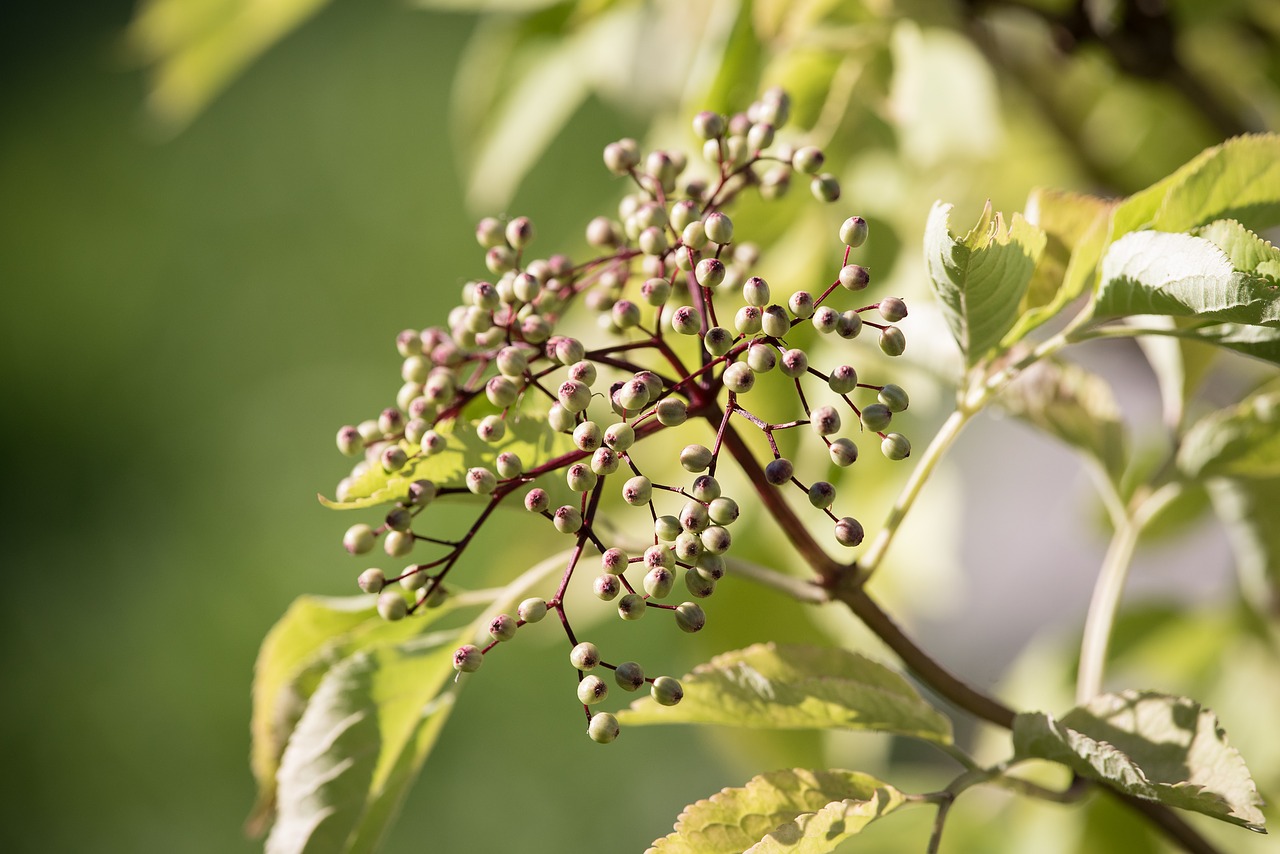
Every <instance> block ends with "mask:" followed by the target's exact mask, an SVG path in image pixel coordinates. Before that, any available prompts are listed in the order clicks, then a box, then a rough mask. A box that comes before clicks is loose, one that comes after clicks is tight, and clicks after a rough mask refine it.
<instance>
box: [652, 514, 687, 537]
mask: <svg viewBox="0 0 1280 854" xmlns="http://www.w3.org/2000/svg"><path fill="white" fill-rule="evenodd" d="M682 530H684V529H683V528H682V527H680V520H679V519H677V518H676V517H675V516H670V515H663V516H659V517H658V518H657V519H654V520H653V534H654V536H656V537H657V538H658V539H659V540H661V541H662V542H664V543H671V542H675V539H676V537H678V536H680V532H681V531H682Z"/></svg>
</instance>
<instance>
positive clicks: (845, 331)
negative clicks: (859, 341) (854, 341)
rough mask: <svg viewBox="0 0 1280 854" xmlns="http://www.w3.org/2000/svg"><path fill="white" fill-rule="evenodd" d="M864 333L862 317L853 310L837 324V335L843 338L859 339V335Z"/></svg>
mask: <svg viewBox="0 0 1280 854" xmlns="http://www.w3.org/2000/svg"><path fill="white" fill-rule="evenodd" d="M861 331H862V315H860V314H858V312H856V311H854V310H853V309H849V310H848V311H846V312H844V313H843V314H841V315H840V320H839V321H838V322H837V323H836V334H837V335H839V336H840V337H841V338H846V339H849V338H857V337H858V333H859V332H861Z"/></svg>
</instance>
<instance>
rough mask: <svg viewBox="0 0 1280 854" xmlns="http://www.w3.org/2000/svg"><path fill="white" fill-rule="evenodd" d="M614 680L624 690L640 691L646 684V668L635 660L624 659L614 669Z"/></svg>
mask: <svg viewBox="0 0 1280 854" xmlns="http://www.w3.org/2000/svg"><path fill="white" fill-rule="evenodd" d="M613 681H614V682H616V683H618V687H619V688H621V689H622V690H623V691H638V690H639V689H640V686H641V685H643V684H644V668H643V667H641V666H640V665H639V664H637V663H636V662H634V661H624V662H622V663H621V664H619V665H618V669H617V670H614V671H613Z"/></svg>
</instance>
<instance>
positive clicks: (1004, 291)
mask: <svg viewBox="0 0 1280 854" xmlns="http://www.w3.org/2000/svg"><path fill="white" fill-rule="evenodd" d="M951 209H952V206H951V205H946V204H942V203H941V202H935V203H934V206H933V210H932V211H931V212H930V213H929V221H928V224H927V225H926V226H925V234H924V252H925V260H926V262H927V264H928V268H929V279H930V281H931V282H932V284H933V289H934V292H935V293H936V294H937V295H938V298H939V300H940V301H941V302H942V308H943V315H944V316H945V317H946V320H947V325H948V326H949V327H950V328H951V334H952V336H953V337H954V338H955V339H956V343H957V344H959V345H960V350H961V352H962V353H963V354H964V359H965V366H966V367H972V366H973V365H975V364H977V363H978V361H980V360H981V359H982V358H983V357H984V356H985V355H987V353H988V352H990V351H991V350H992V349H993V348H995V347H996V345H997V344H999V343H1000V340H1001V338H1002V337H1003V336H1004V334H1005V333H1006V332H1008V331H1009V329H1010V328H1011V327H1012V326H1013V323H1014V320H1015V319H1016V317H1017V314H1018V305H1019V303H1020V301H1021V300H1022V295H1023V293H1024V292H1025V291H1026V289H1027V284H1028V282H1030V280H1031V274H1032V272H1033V270H1034V269H1035V265H1036V261H1037V259H1038V258H1039V257H1040V253H1041V252H1042V251H1043V250H1044V246H1045V234H1044V232H1043V231H1041V230H1040V229H1038V228H1036V227H1035V226H1033V225H1031V224H1030V223H1028V222H1027V221H1026V220H1024V219H1023V218H1022V217H1021V216H1020V215H1019V214H1014V216H1013V223H1012V225H1011V226H1010V227H1009V228H1006V227H1005V224H1004V218H1003V215H1001V214H998V213H995V214H993V213H992V209H991V204H990V202H988V203H987V206H986V207H985V208H984V209H983V212H982V216H981V218H980V219H979V220H978V224H977V225H975V226H974V227H973V229H972V230H971V231H970V232H969V233H968V234H966V235H965V236H964V237H963V238H961V239H959V240H957V239H956V238H955V237H954V236H953V235H952V234H951V231H950V225H949V220H950V216H951Z"/></svg>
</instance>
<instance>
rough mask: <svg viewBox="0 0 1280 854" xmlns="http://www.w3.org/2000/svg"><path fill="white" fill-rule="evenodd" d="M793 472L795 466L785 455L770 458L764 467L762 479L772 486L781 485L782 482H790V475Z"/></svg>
mask: <svg viewBox="0 0 1280 854" xmlns="http://www.w3.org/2000/svg"><path fill="white" fill-rule="evenodd" d="M794 474H795V466H794V465H793V464H792V463H791V460H789V459H787V458H786V457H778V458H777V459H776V460H770V461H769V464H768V465H767V466H765V467H764V479H765V480H766V481H768V482H769V483H771V484H773V485H774V486H782V485H783V484H784V483H790V482H791V477H792V475H794Z"/></svg>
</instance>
